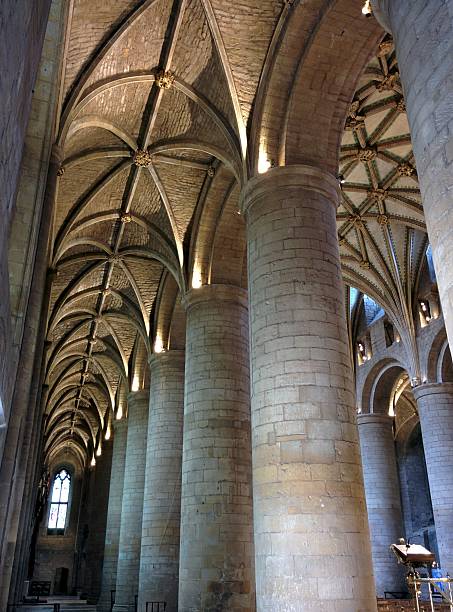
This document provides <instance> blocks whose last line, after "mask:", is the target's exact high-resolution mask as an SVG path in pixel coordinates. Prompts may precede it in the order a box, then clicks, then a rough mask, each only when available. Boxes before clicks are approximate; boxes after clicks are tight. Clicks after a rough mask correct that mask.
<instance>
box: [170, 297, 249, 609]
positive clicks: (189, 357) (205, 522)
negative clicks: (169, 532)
mask: <svg viewBox="0 0 453 612" xmlns="http://www.w3.org/2000/svg"><path fill="white" fill-rule="evenodd" d="M186 308H187V332H186V379H185V392H184V441H183V465H182V496H181V551H180V567H179V609H180V610H181V611H184V612H189V610H193V611H195V610H196V611H199V610H200V611H201V610H203V611H205V612H208V611H214V610H223V611H226V610H234V611H235V612H238V611H240V610H243V611H247V612H248V611H250V610H251V609H253V606H254V604H253V602H254V586H253V585H254V578H253V544H252V537H253V536H252V493H251V448H250V447H251V443H250V395H249V353H248V311H247V293H246V291H244V290H243V289H239V288H238V287H232V286H226V285H206V286H204V287H201V288H200V289H193V290H191V291H189V293H188V294H187V296H186Z"/></svg>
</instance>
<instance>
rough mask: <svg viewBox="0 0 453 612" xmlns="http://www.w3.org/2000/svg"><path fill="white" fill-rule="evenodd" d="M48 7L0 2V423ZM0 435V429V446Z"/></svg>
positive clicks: (9, 381)
mask: <svg viewBox="0 0 453 612" xmlns="http://www.w3.org/2000/svg"><path fill="white" fill-rule="evenodd" d="M49 7H50V0H36V1H34V2H32V3H30V2H29V0H2V2H1V4H0V74H1V75H2V79H1V83H0V98H1V100H2V104H1V107H0V159H1V165H0V192H1V193H2V200H1V211H0V212H1V216H2V223H1V224H0V261H1V262H2V263H1V265H0V290H1V294H2V300H1V303H0V355H1V360H0V428H1V426H2V423H4V422H5V420H7V418H8V413H9V409H10V401H11V393H12V388H13V382H14V373H13V372H12V371H10V367H9V365H8V364H9V363H10V362H11V359H10V354H9V352H8V349H9V348H10V347H11V344H12V343H11V325H10V306H9V278H8V269H7V263H6V262H7V259H8V258H7V241H8V233H9V226H10V221H11V217H12V213H13V210H14V203H15V197H16V193H17V187H18V178H19V169H20V163H21V159H22V152H23V145H24V139H25V131H26V128H27V122H28V118H29V114H30V105H31V99H32V95H33V87H34V84H35V80H36V74H37V69H38V63H39V60H40V57H41V48H42V44H43V39H44V33H45V29H46V23H47V18H48V13H49ZM3 435H4V434H3ZM2 438H3V436H2V431H1V429H0V451H1V449H2V447H3V441H2Z"/></svg>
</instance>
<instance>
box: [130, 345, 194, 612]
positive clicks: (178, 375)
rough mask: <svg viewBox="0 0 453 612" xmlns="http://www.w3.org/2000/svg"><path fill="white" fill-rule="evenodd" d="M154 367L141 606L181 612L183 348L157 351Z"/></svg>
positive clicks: (153, 359) (145, 498)
mask: <svg viewBox="0 0 453 612" xmlns="http://www.w3.org/2000/svg"><path fill="white" fill-rule="evenodd" d="M150 369H151V379H150V380H151V382H150V393H149V403H150V407H151V408H150V414H149V423H148V444H147V448H146V474H145V493H144V498H143V522H142V548H141V557H140V584H139V610H145V606H146V602H147V601H165V602H167V607H166V612H177V610H178V575H179V526H180V521H181V465H182V426H183V417H184V351H169V352H168V353H159V354H155V355H153V357H152V358H151V360H150Z"/></svg>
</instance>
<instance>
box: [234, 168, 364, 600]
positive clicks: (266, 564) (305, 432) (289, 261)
mask: <svg viewBox="0 0 453 612" xmlns="http://www.w3.org/2000/svg"><path fill="white" fill-rule="evenodd" d="M338 191H339V186H338V181H337V180H336V179H335V178H334V177H333V176H331V175H330V174H327V173H326V172H324V171H323V170H320V169H317V168H315V167H311V166H302V165H301V166H288V167H278V168H271V169H270V170H269V171H268V172H267V173H265V174H262V175H260V176H257V177H255V178H253V179H252V180H250V181H249V182H248V184H247V185H246V186H245V188H244V190H243V193H242V206H243V210H244V211H245V213H246V216H247V248H248V279H249V301H250V336H251V360H250V361H251V398H252V440H253V504H254V527H255V566H256V588H257V609H258V610H259V611H260V612H264V611H267V610H269V611H270V610H272V611H273V612H288V611H296V610H297V611H298V612H301V611H303V612H307V611H310V612H311V611H315V610H316V612H319V611H320V610H326V611H329V612H331V611H332V610H333V609H335V610H336V611H337V612H338V611H342V612H351V611H352V610H361V612H365V611H367V612H368V611H371V610H376V597H375V588H374V582H373V575H372V563H371V550H370V539H369V531H368V521H367V514H366V506H365V494H364V487H363V480H362V468H361V462H360V449H359V442H358V434H357V425H356V415H355V401H354V383H353V373H352V369H351V360H350V357H349V348H348V337H347V330H346V319H345V306H344V299H343V295H344V289H343V284H342V279H341V270H340V257H339V252H338V240H337V232H336V224H335V212H336V207H337V203H338Z"/></svg>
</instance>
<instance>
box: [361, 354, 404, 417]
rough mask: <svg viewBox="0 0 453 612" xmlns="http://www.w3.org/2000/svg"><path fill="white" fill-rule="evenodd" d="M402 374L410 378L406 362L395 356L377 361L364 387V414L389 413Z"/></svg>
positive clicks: (362, 402) (362, 394)
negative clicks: (398, 359)
mask: <svg viewBox="0 0 453 612" xmlns="http://www.w3.org/2000/svg"><path fill="white" fill-rule="evenodd" d="M402 376H407V378H408V379H409V374H408V370H407V368H406V367H405V365H404V364H402V363H400V362H399V361H397V360H396V359H394V358H384V359H382V360H380V361H378V363H376V364H375V365H374V366H373V367H372V368H371V370H370V372H369V373H368V376H367V377H366V379H365V382H364V384H363V387H362V391H361V393H360V392H358V394H357V395H358V398H360V404H359V411H360V412H361V413H363V414H370V413H376V414H388V413H389V412H388V411H389V408H390V405H391V402H392V401H393V398H394V393H395V391H396V385H397V382H398V380H399V379H401V378H402Z"/></svg>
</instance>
